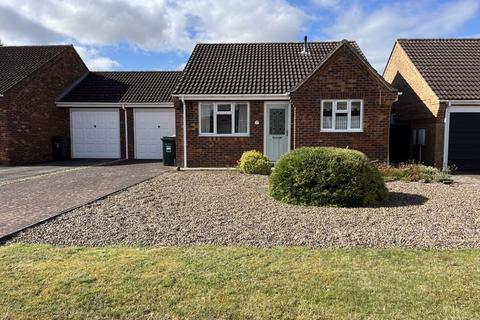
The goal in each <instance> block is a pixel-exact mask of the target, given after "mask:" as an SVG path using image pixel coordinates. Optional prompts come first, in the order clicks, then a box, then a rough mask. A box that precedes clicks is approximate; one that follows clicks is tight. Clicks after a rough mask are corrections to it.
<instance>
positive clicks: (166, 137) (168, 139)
mask: <svg viewBox="0 0 480 320" xmlns="http://www.w3.org/2000/svg"><path fill="white" fill-rule="evenodd" d="M175 140H176V136H164V137H162V141H175Z"/></svg>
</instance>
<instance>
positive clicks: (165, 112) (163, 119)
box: [134, 108, 175, 159]
mask: <svg viewBox="0 0 480 320" xmlns="http://www.w3.org/2000/svg"><path fill="white" fill-rule="evenodd" d="M134 122H135V124H134V127H135V134H134V137H135V158H136V159H163V147H162V140H161V139H162V137H164V136H171V135H174V134H175V110H174V109H172V108H169V109H134Z"/></svg>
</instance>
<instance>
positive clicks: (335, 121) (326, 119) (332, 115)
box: [320, 99, 363, 132]
mask: <svg viewBox="0 0 480 320" xmlns="http://www.w3.org/2000/svg"><path fill="white" fill-rule="evenodd" d="M320 131H325V132H362V131H363V100H360V99H353V100H322V107H321V110H320Z"/></svg>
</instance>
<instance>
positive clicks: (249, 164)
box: [238, 150, 272, 175]
mask: <svg viewBox="0 0 480 320" xmlns="http://www.w3.org/2000/svg"><path fill="white" fill-rule="evenodd" d="M238 167H239V169H240V171H241V172H243V173H248V174H263V175H269V174H270V173H271V172H272V163H271V161H270V160H268V158H267V157H265V156H264V155H263V154H262V153H261V152H258V151H256V150H250V151H245V152H244V153H243V154H242V157H241V158H240V161H239V162H238Z"/></svg>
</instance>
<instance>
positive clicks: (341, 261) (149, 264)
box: [0, 244, 480, 319]
mask: <svg viewBox="0 0 480 320" xmlns="http://www.w3.org/2000/svg"><path fill="white" fill-rule="evenodd" d="M479 253H480V251H478V250H456V251H436V250H400V249H392V250H379V249H378V250H377V249H352V250H345V249H338V250H313V249H305V248H288V249H282V248H278V249H254V248H238V247H169V248H128V247H108V248H75V247H66V248H65V247H54V246H47V245H25V244H14V245H7V246H3V247H0V297H1V299H0V300H1V303H0V319H33V318H35V319H52V318H55V319H64V318H68V319H103V318H118V319H176V318H182V319H217V318H227V319H245V318H247V319H418V318H422V319H452V318H454V319H475V318H479V317H480V272H479V271H480V270H479V269H480V254H479Z"/></svg>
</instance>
